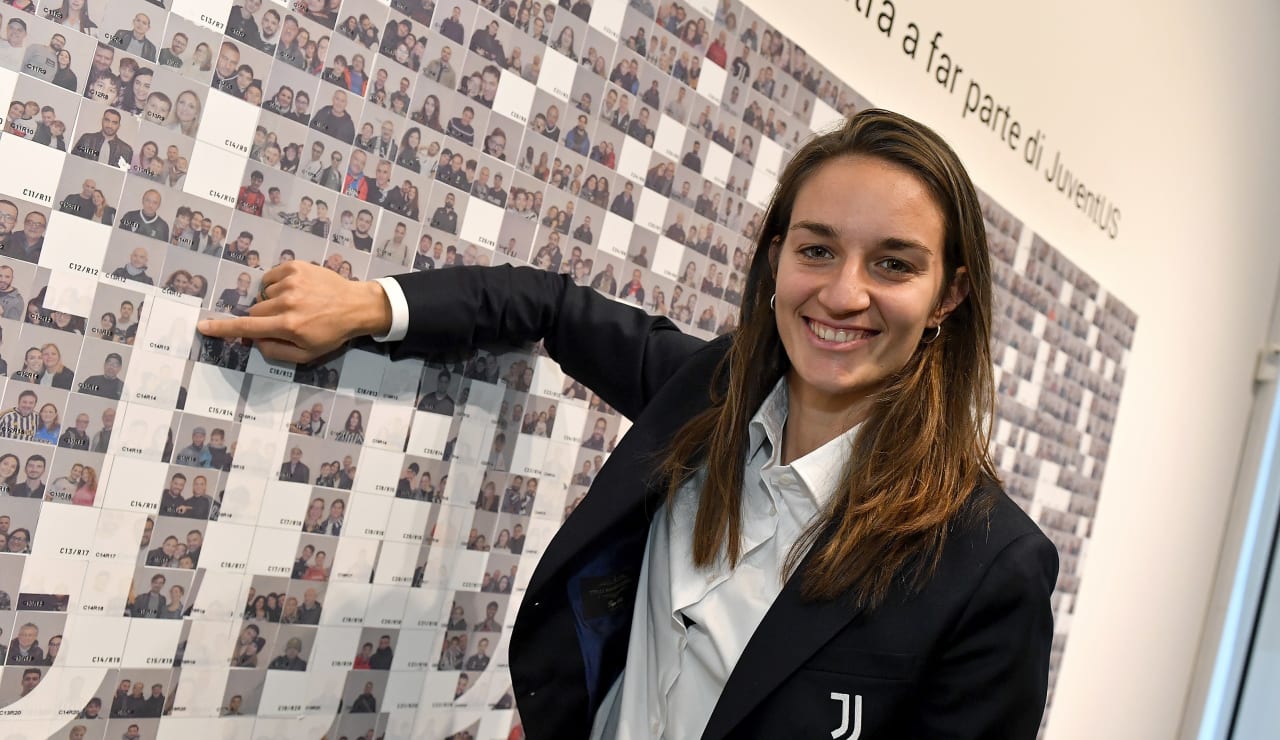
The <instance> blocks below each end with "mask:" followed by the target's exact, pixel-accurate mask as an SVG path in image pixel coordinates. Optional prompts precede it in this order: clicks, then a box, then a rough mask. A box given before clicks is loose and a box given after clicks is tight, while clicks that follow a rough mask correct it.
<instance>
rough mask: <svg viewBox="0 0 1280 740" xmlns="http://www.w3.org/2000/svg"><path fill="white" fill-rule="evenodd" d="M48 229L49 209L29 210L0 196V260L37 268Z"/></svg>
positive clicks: (32, 208)
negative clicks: (29, 264)
mask: <svg viewBox="0 0 1280 740" xmlns="http://www.w3.org/2000/svg"><path fill="white" fill-rule="evenodd" d="M19 203H21V204H22V206H21V208H19V205H18V204H19ZM48 226H49V209H48V208H44V207H42V206H31V205H29V204H28V203H26V202H24V201H16V200H11V199H9V198H6V197H4V196H3V195H0V256H2V257H5V258H8V260H19V261H22V262H28V263H32V264H38V263H39V262H40V253H41V252H42V251H43V250H44V237H45V230H46V229H47V228H48ZM10 264H12V263H10ZM41 298H43V292H42V293H41Z"/></svg>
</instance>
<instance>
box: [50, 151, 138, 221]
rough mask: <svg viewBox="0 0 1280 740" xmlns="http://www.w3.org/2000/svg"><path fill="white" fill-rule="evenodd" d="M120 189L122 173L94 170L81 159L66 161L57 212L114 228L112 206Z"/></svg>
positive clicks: (111, 170) (59, 188)
mask: <svg viewBox="0 0 1280 740" xmlns="http://www.w3.org/2000/svg"><path fill="white" fill-rule="evenodd" d="M123 187H124V173H123V172H121V171H119V170H117V169H112V168H108V167H98V166H96V165H94V164H92V163H90V162H88V161H86V160H84V159H81V158H79V157H77V158H68V159H67V160H66V162H65V164H64V166H63V168H62V178H61V180H60V181H59V185H58V193H59V194H60V200H59V201H58V205H57V209H58V210H59V211H61V212H63V213H69V214H71V215H73V216H78V217H80V218H84V219H89V220H91V221H94V222H95V223H100V224H105V225H107V226H114V225H115V222H116V219H115V215H116V205H117V204H118V203H119V202H120V191H121V189H122V188H123Z"/></svg>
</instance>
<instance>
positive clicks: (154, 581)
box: [122, 535, 194, 619]
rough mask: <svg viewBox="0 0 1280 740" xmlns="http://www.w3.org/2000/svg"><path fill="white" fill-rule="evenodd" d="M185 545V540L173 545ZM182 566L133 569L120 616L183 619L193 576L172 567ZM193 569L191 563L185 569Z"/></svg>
mask: <svg viewBox="0 0 1280 740" xmlns="http://www.w3.org/2000/svg"><path fill="white" fill-rule="evenodd" d="M165 536H172V535H165ZM185 548H186V545H185V544H182V543H179V546H178V547H177V548H175V549H182V550H185ZM187 558H189V556H188V555H186V554H184V555H183V556H182V557H181V558H178V561H179V562H180V563H181V562H182V561H183V560H184V559H187ZM183 567H184V566H183V565H176V566H173V567H164V568H152V567H142V568H138V569H137V571H135V572H134V577H133V581H132V583H131V584H130V587H129V595H128V598H127V600H126V604H127V606H126V608H125V611H124V614H123V615H122V616H126V617H133V618H134V619H182V617H183V616H184V614H185V611H186V608H187V607H188V606H189V605H188V604H187V603H186V602H187V601H188V599H187V596H186V594H187V591H188V590H189V589H190V587H191V578H192V573H190V572H184V571H182V570H174V568H183ZM193 569H194V566H190V567H189V568H188V569H187V570H193Z"/></svg>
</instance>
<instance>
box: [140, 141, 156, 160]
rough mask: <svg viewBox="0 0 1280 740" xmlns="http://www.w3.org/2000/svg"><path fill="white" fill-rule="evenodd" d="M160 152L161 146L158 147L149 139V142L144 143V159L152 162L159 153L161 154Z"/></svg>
mask: <svg viewBox="0 0 1280 740" xmlns="http://www.w3.org/2000/svg"><path fill="white" fill-rule="evenodd" d="M159 152H160V150H159V148H158V147H156V145H155V144H153V143H151V142H150V141H148V142H147V143H145V144H143V145H142V161H144V162H150V161H151V160H152V159H153V158H154V157H155V156H156V155H157V154H159Z"/></svg>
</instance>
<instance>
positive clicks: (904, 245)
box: [772, 156, 967, 409]
mask: <svg viewBox="0 0 1280 740" xmlns="http://www.w3.org/2000/svg"><path fill="white" fill-rule="evenodd" d="M782 236H783V238H782V239H781V240H780V241H778V242H776V243H775V246H774V248H773V252H772V257H773V259H774V264H775V266H776V271H777V273H776V274H777V300H776V306H775V309H774V315H775V320H776V322H777V326H778V334H779V336H780V338H781V340H782V345H783V347H784V349H785V350H786V353H787V356H788V358H789V359H790V361H791V370H790V371H789V373H788V382H789V390H790V392H791V394H792V398H793V399H797V400H799V401H800V402H801V403H803V404H808V405H809V406H810V407H814V408H819V407H820V408H836V409H839V408H849V407H851V406H852V405H853V404H857V403H859V402H861V401H863V400H864V399H865V398H866V397H867V395H868V394H870V393H874V392H876V391H878V390H880V389H881V388H883V387H884V385H885V384H886V383H887V382H888V380H889V379H890V378H891V377H892V376H893V375H894V374H895V373H897V372H898V371H899V370H901V369H902V367H903V366H904V365H906V364H907V361H908V360H909V359H910V358H911V356H912V355H913V354H914V353H915V351H916V349H917V347H918V346H919V344H920V340H921V337H922V336H923V335H924V334H925V330H926V328H927V327H931V326H934V325H937V324H938V322H939V321H941V320H942V319H943V318H945V316H946V315H947V314H948V313H949V312H950V311H951V309H953V308H955V306H956V305H958V304H959V303H960V301H961V300H963V298H964V294H965V292H966V291H965V286H967V283H966V282H965V281H964V280H963V279H961V278H962V275H963V272H962V270H963V268H961V270H960V271H958V272H957V280H955V281H954V282H953V288H952V289H951V290H949V291H948V293H947V295H946V296H945V299H946V300H945V301H942V303H941V305H939V298H940V296H941V294H942V287H943V277H944V276H943V245H944V239H945V236H946V234H945V220H944V216H943V213H942V210H941V209H940V208H939V207H938V205H937V203H936V202H935V200H934V198H933V195H932V193H930V191H929V189H928V187H927V186H926V185H925V184H924V183H923V182H922V181H920V180H919V179H918V178H917V177H916V176H915V175H913V174H911V173H910V172H909V171H907V170H906V169H904V168H902V167H900V166H897V165H893V164H890V163H887V162H885V161H884V160H880V159H875V158H871V157H863V156H858V157H843V158H840V159H836V160H834V161H831V162H828V163H826V164H824V165H822V166H821V167H820V168H819V169H818V170H817V171H816V172H814V173H813V174H812V175H811V176H810V177H809V179H808V181H807V182H805V183H804V184H803V185H802V186H801V187H800V189H799V191H798V192H797V194H796V199H795V204H794V207H793V210H792V214H791V224H790V227H789V229H788V231H787V233H786V234H784V235H782Z"/></svg>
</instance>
